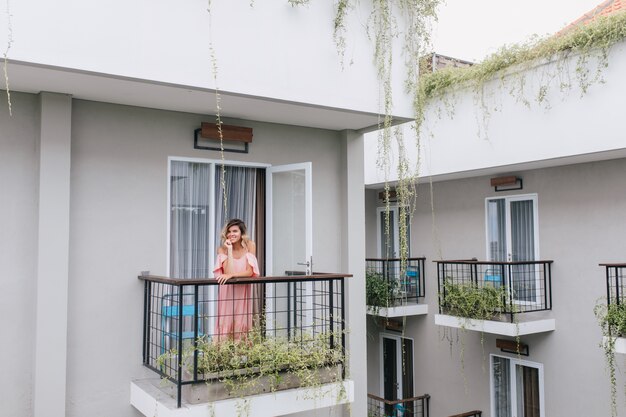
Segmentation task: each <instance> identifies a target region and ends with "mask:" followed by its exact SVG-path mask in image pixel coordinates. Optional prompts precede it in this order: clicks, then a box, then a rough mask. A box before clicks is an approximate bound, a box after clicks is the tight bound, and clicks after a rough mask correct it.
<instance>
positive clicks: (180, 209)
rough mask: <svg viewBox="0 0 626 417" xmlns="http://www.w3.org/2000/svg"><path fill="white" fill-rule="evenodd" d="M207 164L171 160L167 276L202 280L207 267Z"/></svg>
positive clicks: (208, 185) (208, 172)
mask: <svg viewBox="0 0 626 417" xmlns="http://www.w3.org/2000/svg"><path fill="white" fill-rule="evenodd" d="M209 178H210V166H209V164H203V163H193V162H186V161H172V163H171V176H170V201H171V206H170V276H171V277H173V278H204V277H208V276H209V272H210V270H211V269H212V268H211V267H210V265H208V260H209V256H208V250H209V239H210V238H212V236H209V195H210V193H211V192H212V188H213V187H211V184H210V181H209Z"/></svg>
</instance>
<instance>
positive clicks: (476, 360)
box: [367, 159, 626, 417]
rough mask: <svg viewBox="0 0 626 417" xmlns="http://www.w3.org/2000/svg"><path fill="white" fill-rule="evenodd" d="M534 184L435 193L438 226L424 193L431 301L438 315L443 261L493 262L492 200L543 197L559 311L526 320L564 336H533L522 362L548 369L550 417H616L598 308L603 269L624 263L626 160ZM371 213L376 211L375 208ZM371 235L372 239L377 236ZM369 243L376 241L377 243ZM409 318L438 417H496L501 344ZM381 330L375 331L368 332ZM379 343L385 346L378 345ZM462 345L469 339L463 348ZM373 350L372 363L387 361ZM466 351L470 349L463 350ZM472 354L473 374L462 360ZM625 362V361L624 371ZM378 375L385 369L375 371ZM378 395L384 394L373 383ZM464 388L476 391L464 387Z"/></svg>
mask: <svg viewBox="0 0 626 417" xmlns="http://www.w3.org/2000/svg"><path fill="white" fill-rule="evenodd" d="M513 174H515V175H518V176H520V177H522V178H523V180H524V189H523V190H521V191H509V192H498V193H496V192H494V190H493V187H491V186H490V184H489V178H490V177H489V176H480V177H475V178H466V179H459V180H450V181H441V182H436V183H434V184H433V187H434V188H433V190H432V191H433V194H434V226H433V211H432V210H431V201H430V186H429V184H422V185H420V187H419V190H418V193H419V194H420V197H419V201H418V205H417V209H416V213H415V218H414V220H413V225H412V226H413V228H412V242H411V245H412V249H413V251H414V254H419V255H422V254H424V255H425V256H426V298H425V302H426V303H428V304H429V305H430V306H432V307H431V310H430V311H431V312H432V313H434V312H436V309H437V275H436V274H437V272H436V266H435V264H434V263H433V262H432V261H433V260H437V259H467V258H471V257H477V258H478V259H481V260H484V259H486V253H485V212H484V211H485V198H488V197H502V196H507V195H520V194H529V193H536V194H537V196H538V218H539V231H538V233H539V244H540V259H543V260H548V259H549V260H554V263H553V265H552V300H553V310H552V311H549V312H544V313H539V314H538V313H532V314H531V313H529V314H523V315H520V316H519V318H520V320H522V321H525V320H529V319H531V318H540V317H551V318H554V319H556V330H555V331H554V332H550V333H544V334H537V335H533V336H524V337H522V338H521V342H522V343H525V344H527V345H528V346H529V348H530V356H529V357H522V359H527V360H529V361H533V362H538V363H541V364H543V366H544V373H545V381H544V383H545V391H544V393H545V406H546V414H545V415H546V416H560V415H563V416H565V415H595V416H601V415H609V414H610V410H609V383H608V375H607V374H606V372H605V359H604V354H603V351H602V349H601V348H600V347H599V346H598V345H599V343H600V341H601V339H602V335H601V331H600V327H599V326H598V324H597V323H596V319H595V317H594V314H593V308H594V305H595V303H596V301H597V300H598V299H599V298H600V297H602V296H605V295H606V284H605V282H606V281H605V275H604V274H605V271H604V269H603V268H602V267H599V266H598V264H599V263H601V262H624V261H625V255H624V251H623V244H622V242H623V237H624V235H625V234H626V222H624V216H623V213H624V212H625V211H626V185H625V184H624V178H625V177H626V159H615V160H609V161H600V162H592V163H583V164H574V165H567V166H561V167H553V168H544V169H536V170H523V171H515V172H514V173H513ZM367 210H368V211H372V210H375V208H374V207H368V208H367ZM370 230H371V229H370ZM368 238H369V237H368ZM432 313H431V314H429V315H428V316H427V317H425V318H424V317H409V318H408V319H407V326H406V329H405V334H406V335H407V336H408V337H412V338H414V340H415V369H414V377H415V390H416V394H418V395H421V394H424V393H428V394H430V395H431V415H433V416H448V415H453V414H456V413H459V412H463V411H469V410H474V409H479V410H482V411H483V416H485V417H489V416H491V413H490V397H489V395H490V393H489V383H490V382H489V354H492V353H493V354H499V355H504V356H508V357H512V358H516V357H517V355H515V354H512V355H511V354H506V353H502V352H500V350H499V349H496V347H495V339H496V337H495V336H493V335H489V334H485V335H484V350H483V348H482V347H481V344H480V340H481V335H480V333H478V332H466V333H465V334H464V335H463V334H462V332H461V331H460V330H457V329H446V328H443V327H439V326H436V325H435V324H434V319H433V314H432ZM378 331H379V330H378V329H377V328H376V326H373V325H371V324H368V332H370V333H372V334H374V335H376V334H377V332H378ZM374 337H377V336H374ZM459 338H463V341H460V340H459ZM372 343H374V342H371V343H370V348H369V349H368V356H369V357H370V360H369V361H368V363H372V361H371V356H372V355H377V353H375V351H374V347H372V346H371V345H372ZM462 346H463V347H462ZM462 348H463V349H464V357H465V360H464V362H465V363H464V366H462V365H461V362H460V356H459V355H460V350H461V349H462ZM622 363H623V358H622V356H621V355H618V357H617V364H618V367H620V368H621V366H622V365H621V364H622ZM371 366H377V365H376V364H371V365H370V367H371ZM375 373H376V371H375V370H370V372H369V380H368V385H369V389H370V390H371V389H374V390H375V389H378V385H377V383H378V382H377V381H372V377H373V375H374V374H375ZM464 379H465V381H466V382H464ZM623 383H624V380H623V376H619V377H618V382H617V387H618V409H619V410H620V413H619V415H620V416H621V415H622V413H623V412H624V408H623V407H622V406H620V404H623V401H624V398H623V391H622V390H620V388H619V387H621V386H623Z"/></svg>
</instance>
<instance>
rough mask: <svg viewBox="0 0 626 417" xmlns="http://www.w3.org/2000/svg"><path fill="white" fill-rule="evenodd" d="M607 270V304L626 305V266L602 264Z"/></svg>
mask: <svg viewBox="0 0 626 417" xmlns="http://www.w3.org/2000/svg"><path fill="white" fill-rule="evenodd" d="M600 266H603V267H604V268H605V269H606V300H607V304H626V264H600Z"/></svg>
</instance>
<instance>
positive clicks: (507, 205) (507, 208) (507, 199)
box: [485, 193, 542, 306]
mask: <svg viewBox="0 0 626 417" xmlns="http://www.w3.org/2000/svg"><path fill="white" fill-rule="evenodd" d="M498 199H500V200H504V216H505V228H506V230H505V234H506V249H507V262H511V260H512V257H511V248H512V247H513V241H512V237H511V202H513V201H528V200H532V202H533V235H534V240H535V241H534V249H535V253H534V260H535V261H538V260H540V259H541V258H540V257H539V198H538V195H537V193H532V194H517V195H509V196H491V197H487V198H485V254H486V256H485V259H487V261H493V260H492V259H490V250H489V213H488V210H489V201H490V200H498ZM535 275H536V276H535V281H536V284H535V285H536V287H535V288H537V289H539V288H541V279H542V277H541V274H540V273H536V274H535ZM537 291H538V290H537ZM509 296H511V294H509ZM539 298H540V297H539V296H537V299H539ZM513 302H514V303H515V304H517V305H525V306H533V305H538V304H539V303H538V302H532V301H522V300H518V299H514V300H513Z"/></svg>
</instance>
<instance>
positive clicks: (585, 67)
mask: <svg viewBox="0 0 626 417" xmlns="http://www.w3.org/2000/svg"><path fill="white" fill-rule="evenodd" d="M624 38H626V13H624V12H622V13H616V14H614V15H611V16H608V17H603V18H599V19H598V20H596V21H594V22H592V23H590V24H588V25H586V26H578V27H576V28H573V29H571V30H569V31H567V32H564V33H560V34H557V35H554V36H550V37H546V38H533V39H531V40H530V41H528V42H526V43H522V44H514V45H510V46H503V47H502V48H500V49H499V50H498V51H497V52H496V53H494V54H492V55H490V56H488V57H487V58H486V59H485V60H484V61H482V62H481V63H479V64H476V65H473V66H471V67H462V68H460V67H457V68H445V69H443V70H439V71H436V72H431V73H424V74H423V75H422V76H421V77H420V79H419V83H418V86H417V90H418V91H417V93H416V96H415V97H416V101H415V113H416V125H417V129H418V130H420V129H421V127H422V124H423V122H424V110H425V108H426V107H427V106H428V105H429V104H430V103H432V102H433V101H435V100H441V101H442V102H443V104H444V106H449V105H450V104H451V103H450V99H451V97H452V99H453V97H454V93H455V91H457V90H458V89H463V88H469V89H470V90H471V91H472V92H473V94H474V102H475V105H476V107H478V108H479V109H481V110H482V114H483V116H482V118H483V120H482V121H483V123H482V124H483V126H482V127H480V129H482V131H483V132H484V129H485V127H486V125H487V124H488V119H489V117H490V114H491V112H492V111H497V110H498V109H499V106H498V104H497V103H495V104H494V105H493V107H492V108H490V107H489V106H488V98H489V97H486V96H485V86H486V84H487V83H488V82H491V81H494V80H495V81H497V80H499V81H500V85H501V86H502V87H504V84H505V82H506V81H507V80H509V81H510V84H509V85H510V87H509V88H508V93H509V94H510V95H511V96H513V97H514V98H515V99H516V101H517V102H518V103H521V104H523V105H524V106H526V107H529V106H530V105H531V102H535V103H538V104H542V105H544V106H545V107H546V108H549V107H550V103H549V101H548V92H549V91H550V90H552V89H555V90H558V91H560V92H561V93H562V94H564V95H566V94H568V93H569V92H571V91H572V90H573V88H574V87H578V89H579V91H580V95H581V96H583V95H585V94H586V93H587V92H588V90H589V88H590V87H591V86H592V85H594V84H598V83H603V82H604V80H603V77H602V74H603V71H604V70H605V69H606V67H607V66H608V53H609V49H610V48H611V47H612V46H613V45H615V44H616V43H618V42H620V41H622V40H624ZM572 61H573V62H574V65H575V67H574V68H573V79H572V75H571V72H572V71H570V68H569V65H570V62H572ZM530 69H537V71H538V78H539V85H538V87H537V89H536V91H528V89H527V88H526V86H527V81H528V79H527V77H528V73H529V70H530ZM529 94H530V97H529Z"/></svg>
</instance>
